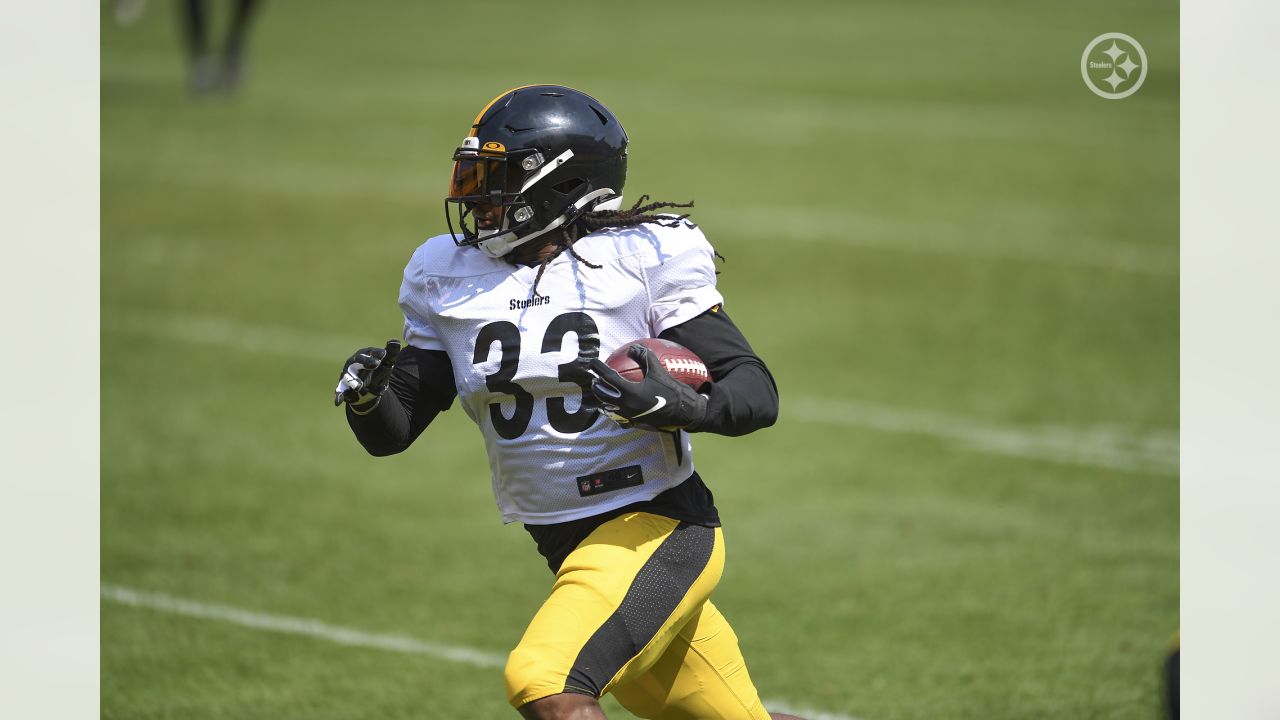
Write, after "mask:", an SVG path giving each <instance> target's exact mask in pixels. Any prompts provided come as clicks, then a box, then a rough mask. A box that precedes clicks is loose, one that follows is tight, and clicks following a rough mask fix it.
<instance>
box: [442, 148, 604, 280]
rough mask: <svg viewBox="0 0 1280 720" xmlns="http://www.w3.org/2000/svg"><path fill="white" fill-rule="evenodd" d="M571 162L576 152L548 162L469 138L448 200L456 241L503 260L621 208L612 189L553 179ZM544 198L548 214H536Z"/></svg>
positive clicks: (458, 156) (458, 154)
mask: <svg viewBox="0 0 1280 720" xmlns="http://www.w3.org/2000/svg"><path fill="white" fill-rule="evenodd" d="M571 158H573V151H572V150H566V151H564V152H563V153H561V154H560V155H558V156H556V157H554V158H547V157H546V156H545V155H544V154H543V153H542V152H541V151H539V150H537V149H525V150H517V151H513V152H507V151H506V149H505V148H504V147H503V146H502V144H501V143H496V142H489V143H485V144H484V146H483V147H481V146H480V141H479V139H478V138H476V137H474V136H473V137H467V138H465V139H464V140H463V144H462V146H461V147H459V148H458V149H457V150H456V151H455V152H454V154H453V174H452V176H451V178H450V181H449V196H448V197H446V198H445V201H444V202H445V219H446V221H447V222H448V224H449V233H450V234H451V235H452V236H453V241H454V242H455V243H457V244H458V245H459V246H461V247H466V246H478V247H479V248H480V249H481V250H483V251H484V253H485V254H486V255H488V256H490V257H493V258H500V257H502V256H503V255H506V254H507V253H508V252H511V250H512V249H514V248H515V247H517V246H519V245H523V244H524V243H526V242H528V241H529V240H532V239H534V238H536V237H538V236H540V235H543V234H545V233H547V232H550V231H552V230H555V229H556V228H559V227H562V226H564V225H566V224H569V223H572V222H573V221H574V220H576V219H577V218H578V216H580V215H582V214H583V213H584V212H588V211H591V210H608V209H617V208H618V207H620V205H621V202H622V196H621V195H619V194H618V193H616V192H614V191H613V190H612V189H611V188H600V189H593V188H591V187H590V183H589V182H587V181H586V180H584V179H583V178H579V177H575V176H570V177H568V178H561V177H559V176H557V178H550V179H549V177H548V176H550V175H551V174H552V173H553V172H554V171H555V170H558V169H559V168H560V167H561V166H562V165H564V164H565V163H567V162H569V160H570V159H571ZM544 180H545V181H546V182H544ZM553 180H555V181H556V182H554V183H553V184H551V185H547V183H548V182H552V181H553ZM535 185H537V186H538V187H537V188H536V190H535V189H534V186H535ZM531 190H535V191H534V192H533V193H531V192H530V191H531ZM539 197H540V198H543V201H542V202H541V203H540V204H541V206H542V208H543V211H544V212H543V213H539V212H538V211H537V210H536V206H535V202H536V201H537V198H539ZM450 205H453V207H452V208H450ZM547 215H550V217H547ZM455 221H456V223H457V227H456V229H455Z"/></svg>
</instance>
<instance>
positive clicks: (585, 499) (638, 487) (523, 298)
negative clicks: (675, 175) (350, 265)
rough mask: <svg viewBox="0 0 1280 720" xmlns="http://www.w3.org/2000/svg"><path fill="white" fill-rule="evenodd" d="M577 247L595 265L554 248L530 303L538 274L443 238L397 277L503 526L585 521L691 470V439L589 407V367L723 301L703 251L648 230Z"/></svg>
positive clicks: (409, 318) (689, 241) (680, 237)
mask: <svg viewBox="0 0 1280 720" xmlns="http://www.w3.org/2000/svg"><path fill="white" fill-rule="evenodd" d="M573 249H574V250H575V251H576V252H577V253H578V255H580V256H581V257H582V258H583V259H585V260H587V261H589V262H591V263H593V264H596V265H600V266H601V267H600V269H595V268H590V267H587V266H586V265H584V264H583V263H581V262H579V261H578V260H577V259H576V258H574V257H573V256H572V255H571V254H570V253H567V252H565V253H561V254H560V256H559V257H557V258H556V259H555V260H553V261H552V262H551V264H550V265H548V266H547V268H546V271H545V272H544V274H543V276H542V280H541V281H540V282H539V283H538V293H537V295H536V296H535V295H534V294H533V292H532V291H533V283H534V277H535V276H536V275H537V273H538V269H537V268H534V267H515V266H513V265H511V264H510V263H508V262H506V261H504V260H495V259H492V258H489V257H488V256H486V255H485V254H484V253H483V252H481V251H479V250H477V249H475V248H459V247H457V246H456V245H455V244H454V242H453V238H452V237H451V236H449V235H440V236H437V237H433V238H431V239H430V240H427V241H426V242H425V243H423V244H422V246H421V247H419V248H418V249H417V250H416V251H415V252H414V254H413V258H412V259H410V261H409V265H408V266H407V267H406V268H405V271H404V284H403V285H402V286H401V288H400V308H401V310H403V311H404V317H405V330H404V335H405V342H407V343H408V344H409V345H412V346H414V347H418V348H423V349H427V350H444V351H445V352H447V353H448V354H449V359H450V361H451V362H452V364H453V379H454V382H455V384H456V385H457V388H458V398H459V400H460V402H461V404H462V407H463V410H465V411H466V413H467V415H468V416H470V417H471V419H472V420H474V421H475V423H476V424H477V425H479V426H480V430H481V432H482V433H483V434H484V442H485V448H486V449H487V450H488V453H489V466H490V469H491V470H492V473H493V494H494V498H495V499H496V500H497V502H498V509H499V510H500V511H501V512H502V519H503V521H504V522H513V521H520V522H525V523H531V524H535V525H543V524H549V523H557V522H565V521H568V520H576V519H579V518H584V517H590V516H592V515H597V514H600V513H602V512H605V511H608V510H612V509H614V508H618V507H622V506H624V505H629V504H631V503H634V502H639V501H642V500H648V499H651V498H653V497H654V496H656V495H657V494H658V493H660V492H662V491H664V490H667V489H669V488H671V487H674V486H676V485H678V484H680V483H681V482H683V481H684V480H686V479H687V478H688V477H689V476H690V475H691V474H692V473H693V451H692V447H691V446H690V442H689V434H688V433H685V432H677V433H660V432H653V431H646V430H635V429H630V430H629V429H624V428H622V427H620V426H619V425H618V424H617V423H615V422H613V421H612V420H610V419H608V418H607V417H605V416H604V415H602V414H600V413H599V412H597V411H596V409H595V400H594V397H592V396H591V392H590V389H589V386H590V381H591V376H590V375H588V374H586V373H585V372H584V370H583V368H584V367H585V364H586V362H585V361H586V360H589V359H590V358H595V357H600V358H605V357H608V356H609V354H610V353H612V352H613V351H614V350H616V349H617V348H619V347H621V346H622V345H624V344H626V343H628V342H630V341H632V340H635V339H637V338H644V337H657V336H658V334H659V333H661V332H662V331H663V330H666V329H667V328H670V327H673V326H675V325H679V324H680V323H683V322H685V321H686V320H689V319H691V318H693V317H695V316H697V315H699V314H701V313H702V312H704V311H706V310H707V309H709V308H711V307H712V306H714V305H716V304H718V303H720V302H722V298H721V297H720V293H719V291H718V290H716V274H715V266H714V252H713V251H712V249H711V245H709V244H708V243H707V240H706V238H705V237H704V236H703V234H702V231H701V230H699V229H697V228H696V227H693V226H689V225H681V226H680V227H674V228H668V227H663V226H660V225H656V224H653V223H647V224H645V225H641V226H638V227H634V228H626V229H619V230H606V231H602V232H598V233H595V234H592V235H588V236H585V237H583V238H580V239H579V240H578V241H577V242H576V243H574V246H573ZM584 401H585V403H586V406H585V407H584Z"/></svg>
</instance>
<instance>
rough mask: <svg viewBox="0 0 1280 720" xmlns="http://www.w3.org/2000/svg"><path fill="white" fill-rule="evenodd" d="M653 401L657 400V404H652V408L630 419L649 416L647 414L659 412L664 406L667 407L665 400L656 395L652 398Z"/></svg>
mask: <svg viewBox="0 0 1280 720" xmlns="http://www.w3.org/2000/svg"><path fill="white" fill-rule="evenodd" d="M653 399H654V400H657V401H658V402H656V403H654V404H653V407H651V408H649V409H648V410H645V411H644V412H642V413H640V414H639V415H633V416H632V419H635V418H641V417H644V416H645V415H648V414H649V413H651V412H656V411H658V410H661V409H662V408H664V407H666V405H667V399H666V398H662V397H658V396H657V395H655V396H654V397H653Z"/></svg>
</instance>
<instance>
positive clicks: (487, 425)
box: [334, 85, 795, 720]
mask: <svg viewBox="0 0 1280 720" xmlns="http://www.w3.org/2000/svg"><path fill="white" fill-rule="evenodd" d="M627 144H628V139H627V135H626V132H625V131H624V130H623V128H622V125H621V124H620V123H619V121H618V119H617V118H616V117H615V116H614V115H613V113H612V112H610V111H609V109H608V108H606V107H605V106H604V105H603V104H601V103H600V102H599V101H597V100H595V99H594V98H592V97H590V96H588V95H585V94H583V93H580V92H578V91H576V90H573V89H571V88H566V87H563V86H557V85H534V86H526V87H521V88H516V89H514V90H511V91H508V92H506V93H503V94H502V95H500V96H498V97H497V98H495V99H494V100H493V101H492V102H490V103H489V104H488V105H487V106H485V108H484V109H483V110H481V112H480V114H479V115H478V116H477V117H476V119H475V121H474V123H473V125H472V127H471V131H470V134H469V135H468V136H467V137H466V138H465V139H464V141H463V144H462V146H461V147H459V148H458V150H457V151H456V152H455V154H454V168H453V175H452V178H451V182H450V192H449V197H448V198H446V200H445V208H446V217H447V220H448V224H449V228H450V233H449V234H445V235H439V236H436V237H433V238H431V239H429V240H427V241H426V243H424V244H423V245H422V246H421V247H419V248H418V249H417V250H416V251H415V252H414V254H413V256H412V258H411V259H410V261H409V264H408V266H407V267H406V268H405V272H404V281H403V284H402V286H401V289H400V307H401V310H402V311H403V313H404V321H405V333H404V334H405V342H406V343H407V347H404V348H403V350H402V349H401V344H400V342H399V341H397V340H392V341H389V342H388V343H387V345H386V347H384V348H374V347H369V348H364V349H362V350H359V351H357V352H356V353H355V354H354V355H353V356H352V357H351V358H350V359H348V360H347V362H346V363H345V364H344V365H343V372H342V374H341V376H340V380H339V385H338V388H337V391H336V392H335V397H334V402H335V404H341V403H345V404H346V417H347V421H348V423H349V425H350V426H351V429H352V430H353V432H354V433H355V436H356V438H357V439H358V440H359V441H360V443H361V444H362V445H363V446H364V447H365V449H366V450H368V452H369V453H371V454H373V455H376V456H383V455H390V454H394V453H398V452H401V451H403V450H405V449H406V448H408V447H409V445H410V444H411V443H412V442H413V441H414V440H415V439H416V438H417V437H418V436H419V435H420V434H421V433H422V432H423V430H425V429H426V427H427V425H428V424H430V423H431V421H432V420H433V419H434V418H435V417H436V415H437V414H438V413H440V412H442V411H444V410H446V409H448V408H449V407H450V406H451V405H452V404H453V401H454V399H455V398H458V399H459V400H460V401H461V404H462V406H463V409H464V411H465V412H466V414H467V415H468V416H469V417H470V418H471V419H472V420H473V421H475V422H476V424H477V425H478V426H479V428H480V430H481V433H482V434H483V436H484V440H485V446H486V449H487V451H488V455H489V462H490V467H491V469H492V476H493V477H492V482H493V489H494V494H495V499H496V500H497V503H498V506H499V509H500V511H501V513H502V518H503V521H504V522H522V523H524V525H525V528H526V530H527V531H528V532H529V533H530V534H531V535H532V536H533V539H534V540H535V542H536V543H537V547H538V551H539V552H540V553H541V554H542V555H543V557H544V558H546V561H547V564H548V566H549V567H550V568H551V570H552V572H554V573H555V574H556V579H555V582H554V584H553V586H552V589H551V593H550V596H549V597H548V599H547V600H546V601H545V603H544V604H543V605H542V607H541V609H539V610H538V612H537V613H536V615H535V616H534V618H533V620H532V621H531V622H530V624H529V626H528V628H527V630H526V631H525V634H524V637H523V638H522V639H521V640H520V642H519V644H518V645H517V647H516V648H515V649H514V650H513V651H512V652H511V654H510V656H509V658H508V662H507V666H506V671H505V673H504V677H505V682H506V691H507V698H508V701H509V702H510V704H511V705H512V706H513V707H515V708H516V709H518V711H519V712H520V714H521V715H522V716H523V717H525V718H528V719H531V720H565V719H568V718H573V719H575V720H591V719H598V718H604V714H603V712H602V711H601V709H600V705H599V703H598V700H599V698H601V697H602V696H603V695H605V694H606V693H612V694H613V696H614V697H615V698H616V699H617V700H618V701H619V702H621V703H622V705H623V706H624V707H626V708H627V709H628V710H630V711H631V712H633V713H635V714H636V715H638V716H640V717H644V718H672V719H674V718H704V719H711V718H723V719H725V720H769V718H773V719H774V720H784V719H787V718H791V719H792V720H795V719H794V718H793V716H790V715H781V714H776V713H775V714H770V713H768V712H767V711H766V710H765V708H764V706H763V704H762V703H761V701H760V698H759V695H758V693H757V691H756V688H755V686H754V685H753V683H752V680H751V678H750V675H749V674H748V672H747V667H746V661H745V660H744V659H743V656H742V652H741V650H740V649H739V646H738V640H737V636H736V635H735V634H734V631H733V628H732V627H730V625H729V623H728V622H727V620H726V619H725V617H724V616H723V615H722V614H721V613H720V611H719V610H718V609H717V608H716V607H715V605H714V604H712V602H711V600H710V597H711V593H712V591H713V590H714V589H715V587H716V585H717V584H718V582H719V580H720V575H721V572H722V570H723V567H724V539H723V534H722V530H721V527H720V517H719V514H718V512H717V510H716V507H715V503H714V498H713V496H712V494H711V491H710V490H709V489H708V488H707V486H706V485H705V484H704V483H703V480H702V478H701V477H700V476H699V475H698V473H697V472H696V471H695V470H694V466H693V459H692V445H691V440H690V434H691V433H696V432H711V433H717V434H721V435H744V434H746V433H749V432H753V431H755V430H758V429H760V428H764V427H767V426H769V425H772V424H773V423H774V421H775V420H776V418H777V413H778V394H777V389H776V387H775V385H774V382H773V378H772V376H771V375H770V373H769V371H768V369H767V368H766V367H765V364H764V362H763V361H762V360H761V359H760V358H759V357H758V356H756V354H755V353H754V351H752V349H751V346H750V345H749V344H748V343H747V340H746V338H744V337H743V335H742V333H741V332H740V331H739V330H738V328H737V327H736V326H735V325H734V323H733V322H732V321H731V320H730V319H729V316H728V315H727V314H726V313H725V311H724V307H723V302H724V300H723V298H722V296H721V295H720V292H719V291H718V290H717V289H716V270H715V257H716V253H715V251H714V250H713V249H712V247H711V245H710V244H709V243H708V242H707V240H706V238H705V237H704V236H703V234H702V231H701V230H700V229H698V227H697V226H696V225H694V224H693V223H691V222H689V221H688V220H687V219H686V218H687V216H684V215H680V216H676V215H670V214H662V213H658V212H655V211H659V210H661V209H663V208H675V207H689V206H690V205H691V203H690V204H678V203H669V202H653V203H648V204H645V203H646V200H647V196H643V197H641V198H640V200H639V201H638V202H636V203H635V204H634V205H632V206H631V207H630V208H629V209H625V210H624V209H622V190H623V184H624V183H625V180H626V161H627ZM649 337H657V338H662V339H665V340H668V341H671V342H674V343H678V344H680V345H683V346H685V347H687V348H689V349H690V350H692V351H693V352H694V353H696V354H697V355H698V356H699V357H700V358H701V359H702V360H703V361H704V362H705V364H706V366H707V370H708V372H709V374H710V377H711V381H712V382H710V383H709V384H707V385H704V386H703V387H702V388H701V392H699V391H698V390H695V389H693V388H692V387H690V386H689V385H685V384H683V383H681V382H679V381H678V380H676V379H674V378H673V377H672V375H671V374H670V373H668V372H667V370H666V369H664V367H663V365H662V364H661V363H660V362H659V361H658V360H657V356H656V355H654V354H653V351H651V350H649V349H648V348H647V347H645V346H644V345H639V344H631V345H628V343H633V341H634V340H636V339H638V338H649ZM570 338H572V339H570ZM565 345H567V346H568V349H567V350H566V349H565ZM623 347H629V350H628V354H629V356H630V357H631V359H633V360H634V361H635V362H636V364H637V365H638V366H639V367H640V368H643V369H644V375H643V377H642V379H640V380H639V381H637V382H631V381H628V380H626V379H623V378H622V377H621V376H620V375H619V374H618V373H617V372H615V371H614V370H613V369H611V368H610V367H609V366H608V365H606V364H605V363H604V362H602V361H601V360H600V353H601V351H603V350H612V349H614V348H623ZM388 390H389V392H388Z"/></svg>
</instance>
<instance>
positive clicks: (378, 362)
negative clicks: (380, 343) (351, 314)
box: [333, 340, 400, 415]
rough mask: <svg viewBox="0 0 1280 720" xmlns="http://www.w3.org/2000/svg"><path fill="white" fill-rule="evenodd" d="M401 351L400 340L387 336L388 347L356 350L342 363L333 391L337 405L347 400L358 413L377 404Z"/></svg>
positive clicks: (364, 412) (335, 404)
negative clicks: (336, 386) (336, 385)
mask: <svg viewBox="0 0 1280 720" xmlns="http://www.w3.org/2000/svg"><path fill="white" fill-rule="evenodd" d="M399 354H400V341H399V340H388V341H387V346H386V347H385V348H375V347H367V348H361V349H360V350H357V351H356V352H355V354H354V355H352V356H351V357H350V358H348V359H347V362H346V363H344V364H343V365H342V375H341V376H340V377H339V378H338V388H337V389H336V390H334V392H333V404H334V406H335V407H336V406H338V405H341V404H342V403H344V402H345V403H347V404H348V405H350V406H351V409H352V410H353V411H354V412H355V413H356V414H358V415H364V414H366V413H368V412H370V411H371V410H373V409H374V408H376V407H377V406H378V403H379V402H380V401H381V400H382V393H384V392H386V391H387V384H388V383H389V382H391V370H392V369H393V368H395V366H396V356H398V355H399Z"/></svg>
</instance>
